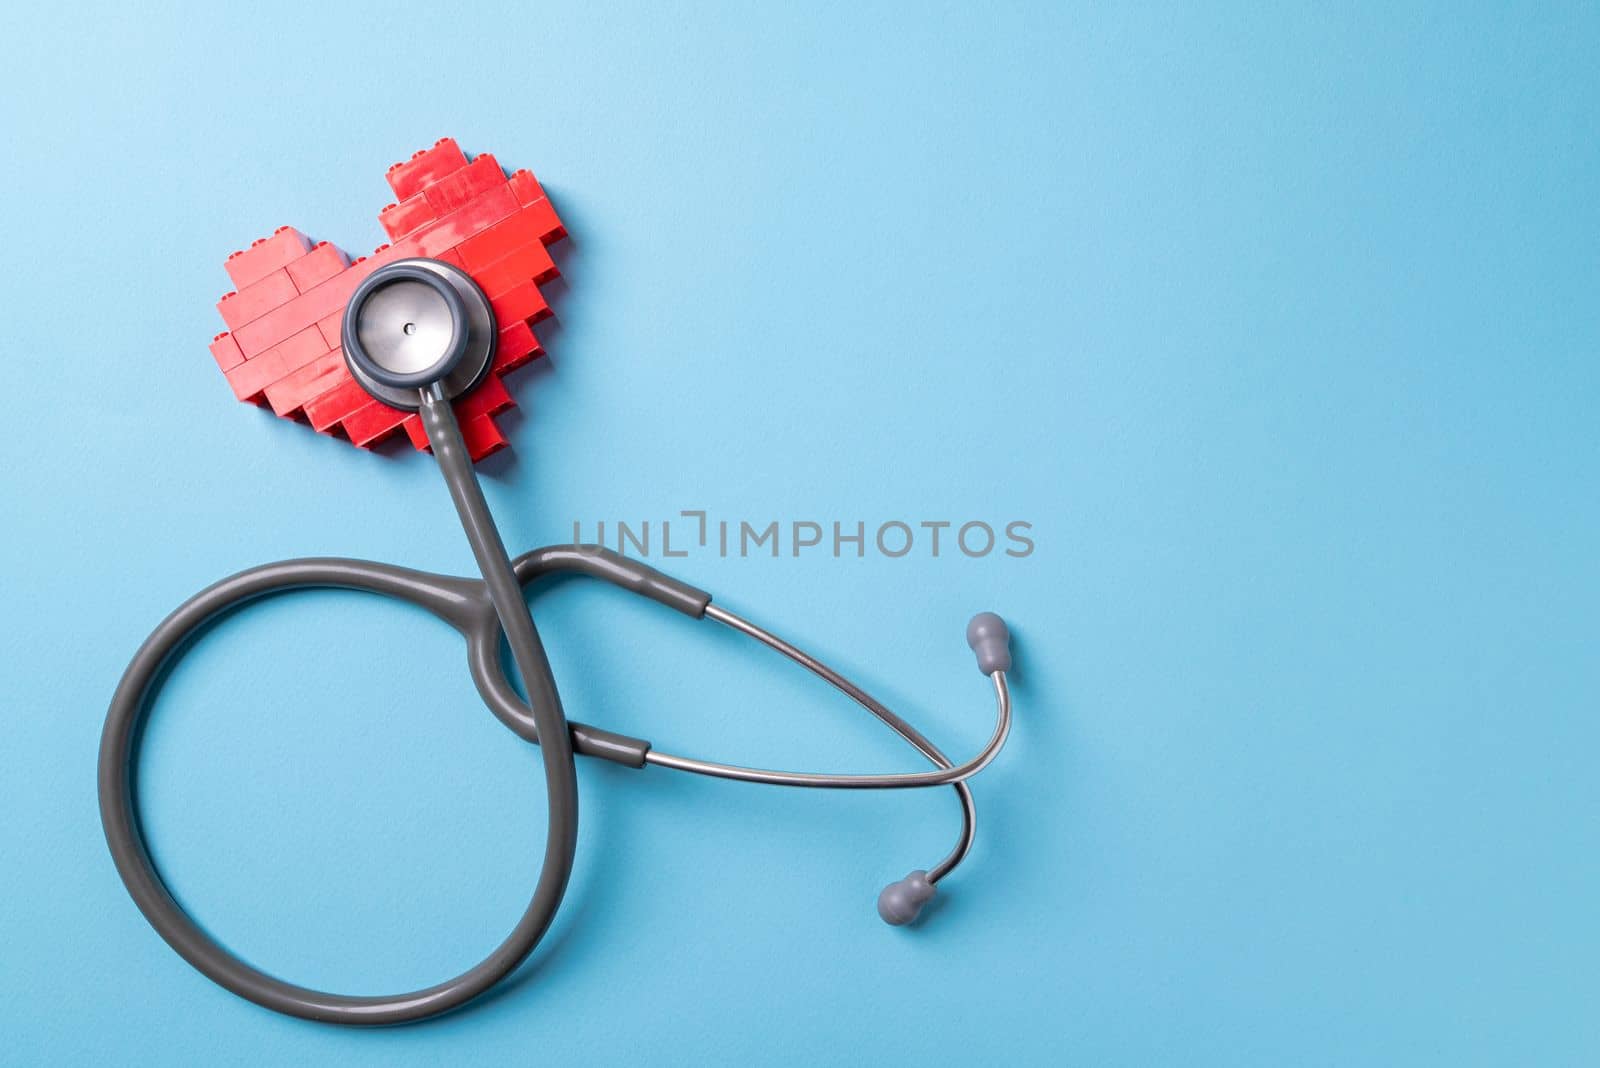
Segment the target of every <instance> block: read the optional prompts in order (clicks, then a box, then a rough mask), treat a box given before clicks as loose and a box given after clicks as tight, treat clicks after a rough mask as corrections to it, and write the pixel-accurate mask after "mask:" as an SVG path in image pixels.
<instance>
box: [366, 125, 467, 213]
mask: <svg viewBox="0 0 1600 1068" xmlns="http://www.w3.org/2000/svg"><path fill="white" fill-rule="evenodd" d="M466 165H467V157H466V156H465V155H464V154H463V153H462V151H461V149H460V147H459V146H457V144H456V142H455V139H454V138H451V137H441V138H439V140H437V141H435V142H434V145H433V147H432V148H425V149H423V150H422V151H420V152H418V153H416V154H415V155H413V156H412V157H411V158H410V159H408V160H406V161H405V162H404V163H396V164H395V165H394V166H392V167H390V168H389V173H388V175H387V176H386V177H387V178H388V179H389V188H390V189H393V190H394V198H395V199H396V200H404V199H406V197H409V196H410V195H411V194H413V193H420V192H421V191H422V190H423V189H424V188H425V187H427V186H429V185H432V184H433V183H434V182H437V181H438V180H439V179H441V178H443V177H445V176H446V175H448V174H451V173H453V172H455V171H458V170H460V169H461V168H462V167H465V166H466Z"/></svg>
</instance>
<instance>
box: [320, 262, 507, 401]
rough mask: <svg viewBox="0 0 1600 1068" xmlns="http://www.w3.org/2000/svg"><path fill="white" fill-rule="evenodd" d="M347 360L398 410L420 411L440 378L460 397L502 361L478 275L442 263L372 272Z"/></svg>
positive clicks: (346, 340)
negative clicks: (426, 390)
mask: <svg viewBox="0 0 1600 1068" xmlns="http://www.w3.org/2000/svg"><path fill="white" fill-rule="evenodd" d="M342 340H343V347H344V360H345V364H346V365H347V366H348V367H349V368H350V374H351V375H352V376H354V378H355V380H356V381H357V382H359V383H360V384H361V386H362V387H363V388H364V389H365V390H366V391H367V392H368V393H370V394H372V395H373V396H374V397H376V398H377V399H378V400H380V401H382V402H383V403H385V404H387V405H389V406H390V407H393V408H400V409H402V410H405V411H415V410H416V409H417V408H418V407H419V406H420V403H421V390H423V389H424V388H426V387H428V386H431V385H433V384H434V383H436V382H437V383H440V384H441V386H442V388H443V391H444V394H445V396H446V397H447V398H448V399H451V400H454V399H455V398H457V397H460V396H462V395H464V394H466V393H467V392H469V391H470V390H471V389H472V388H473V387H474V386H476V385H477V384H478V383H479V382H481V381H482V380H483V376H484V375H486V374H487V373H488V371H489V365H490V364H491V363H492V362H493V361H494V349H495V319H494V312H493V309H491V308H490V306H489V298H488V297H486V296H484V293H483V290H481V289H479V288H478V285H477V283H475V282H474V281H473V280H472V278H471V277H470V276H468V275H467V273H466V272H465V271H463V270H461V269H460V268H458V267H455V266H453V265H451V264H448V263H445V262H443V261H442V260H428V259H407V260H397V261H396V262H394V263H391V264H388V265H386V266H384V267H381V268H379V269H378V270H376V271H374V272H373V273H372V274H371V275H369V276H368V277H367V278H366V280H365V281H363V282H362V283H361V285H360V286H359V287H358V288H357V289H356V291H355V293H354V294H353V295H352V296H351V297H350V303H349V304H348V305H346V307H345V313H344V328H343V331H342Z"/></svg>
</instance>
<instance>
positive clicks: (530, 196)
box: [506, 170, 545, 204]
mask: <svg viewBox="0 0 1600 1068" xmlns="http://www.w3.org/2000/svg"><path fill="white" fill-rule="evenodd" d="M506 181H507V184H509V185H510V186H511V191H512V192H513V193H515V194H516V195H517V203H519V204H532V203H533V202H534V201H535V200H544V199H545V195H544V187H543V186H541V185H540V184H539V179H537V178H535V177H534V176H533V172H532V171H528V170H521V171H517V172H516V173H515V174H513V175H512V176H511V177H510V178H508V179H507V180H506Z"/></svg>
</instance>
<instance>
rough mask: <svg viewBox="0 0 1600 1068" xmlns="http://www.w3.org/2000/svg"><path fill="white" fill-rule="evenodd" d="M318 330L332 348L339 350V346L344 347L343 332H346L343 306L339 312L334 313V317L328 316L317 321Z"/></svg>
mask: <svg viewBox="0 0 1600 1068" xmlns="http://www.w3.org/2000/svg"><path fill="white" fill-rule="evenodd" d="M317 330H318V332H319V333H321V334H322V340H324V341H326V342H327V343H328V345H329V346H330V347H331V348H338V347H339V346H341V345H343V344H344V336H343V331H344V308H343V306H341V307H340V308H339V310H338V311H336V312H334V313H333V314H332V315H330V316H328V317H327V318H325V319H318V320H317Z"/></svg>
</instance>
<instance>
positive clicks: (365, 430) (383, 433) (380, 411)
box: [340, 401, 407, 449]
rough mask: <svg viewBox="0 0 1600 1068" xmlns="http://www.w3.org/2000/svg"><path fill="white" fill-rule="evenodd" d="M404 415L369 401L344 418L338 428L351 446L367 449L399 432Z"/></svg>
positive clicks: (384, 405)
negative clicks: (342, 431)
mask: <svg viewBox="0 0 1600 1068" xmlns="http://www.w3.org/2000/svg"><path fill="white" fill-rule="evenodd" d="M406 415H407V413H406V412H401V411H396V410H395V409H393V408H391V407H389V406H388V405H386V404H379V403H378V402H377V401H371V402H370V403H368V404H367V405H366V406H365V407H363V408H358V409H356V410H355V411H353V412H351V413H350V414H349V415H347V416H345V417H344V419H343V421H342V422H341V423H340V426H341V428H342V429H343V430H344V433H345V437H347V438H349V439H350V443H351V444H352V445H355V446H358V447H359V448H363V449H367V448H371V447H372V446H374V445H376V444H378V443H379V442H380V441H382V440H383V439H384V438H387V437H388V436H389V435H390V434H393V433H394V432H395V431H397V430H399V429H400V424H401V423H403V422H405V420H406Z"/></svg>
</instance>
